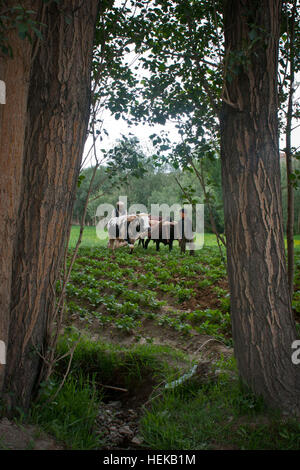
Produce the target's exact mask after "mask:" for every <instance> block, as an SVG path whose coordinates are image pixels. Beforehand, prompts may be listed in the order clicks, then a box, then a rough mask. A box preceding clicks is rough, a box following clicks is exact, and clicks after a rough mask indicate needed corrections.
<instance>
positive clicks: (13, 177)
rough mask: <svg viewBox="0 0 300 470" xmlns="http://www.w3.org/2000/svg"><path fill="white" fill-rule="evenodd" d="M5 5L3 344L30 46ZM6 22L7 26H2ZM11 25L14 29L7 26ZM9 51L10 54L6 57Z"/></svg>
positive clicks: (0, 242) (0, 65)
mask: <svg viewBox="0 0 300 470" xmlns="http://www.w3.org/2000/svg"><path fill="white" fill-rule="evenodd" d="M5 3H6V5H1V7H0V15H1V35H0V39H1V42H0V46H1V52H0V79H1V80H2V81H4V83H5V85H6V103H5V104H0V312H1V314H0V340H1V341H4V343H5V344H6V345H7V341H8V329H9V316H10V314H9V309H10V296H11V289H12V283H11V276H12V256H13V245H14V239H15V235H16V225H17V220H18V207H19V202H20V197H21V178H22V166H23V153H24V135H25V124H26V106H27V95H28V84H29V74H30V61H31V49H32V45H31V43H30V42H29V41H27V40H23V38H22V36H21V35H20V34H19V33H18V29H17V27H16V24H15V23H14V17H15V16H16V15H15V14H14V13H15V12H14V10H13V9H14V6H15V3H16V2H15V1H8V2H5ZM34 3H35V2H30V1H27V2H23V6H24V8H29V7H30V6H33V4H34ZM18 13H20V11H19V12H18ZM9 20H10V21H9ZM7 21H9V24H6V22H7ZM12 23H14V26H15V27H9V26H12ZM4 30H6V32H5V34H4ZM9 51H13V55H11V54H9V53H8V52H9ZM4 370H5V367H4V366H3V365H0V390H1V386H2V383H3V379H4Z"/></svg>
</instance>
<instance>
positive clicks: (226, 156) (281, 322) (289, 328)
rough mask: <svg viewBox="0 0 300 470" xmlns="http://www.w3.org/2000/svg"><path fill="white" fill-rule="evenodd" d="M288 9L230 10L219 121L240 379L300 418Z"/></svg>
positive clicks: (262, 3)
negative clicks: (282, 139)
mask: <svg viewBox="0 0 300 470" xmlns="http://www.w3.org/2000/svg"><path fill="white" fill-rule="evenodd" d="M280 8H281V4H280V1H279V0H239V1H233V0H227V1H226V2H225V4H224V25H225V56H226V64H225V67H226V77H225V85H226V88H227V92H228V95H227V97H228V98H227V99H226V102H223V106H222V112H221V115H220V124H221V157H222V185H223V195H224V215H225V230H226V240H227V264H228V277H229V285H230V292H231V316H232V329H233V341H234V351H235V356H236V359H237V363H238V368H239V373H240V376H241V378H242V379H243V380H244V381H245V382H246V383H247V384H248V385H249V386H250V387H251V389H252V390H253V391H254V392H255V393H256V394H258V395H262V396H263V397H264V398H265V400H266V402H267V403H269V404H270V405H272V406H275V407H279V408H281V409H286V410H288V411H289V412H298V413H299V412H300V368H299V366H297V365H294V364H293V363H292V360H291V355H292V352H293V350H292V349H291V346H292V342H293V341H294V340H295V339H296V338H297V335H296V327H295V322H294V319H293V315H292V310H291V301H290V296H289V290H288V282H287V273H286V264H285V253H284V238H283V224H282V207H281V188H280V165H279V146H278V129H277V56H278V39H279V24H280ZM253 25H255V26H253ZM257 37H259V38H260V39H258V40H256V41H255V42H253V40H254V39H257ZM250 39H252V42H251V40H250ZM247 46H248V47H247ZM233 69H234V70H233Z"/></svg>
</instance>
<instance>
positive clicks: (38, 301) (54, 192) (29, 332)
mask: <svg viewBox="0 0 300 470" xmlns="http://www.w3.org/2000/svg"><path fill="white" fill-rule="evenodd" d="M97 11H98V1H96V0H86V1H84V2H82V1H81V0H68V1H67V0H65V1H61V2H59V3H58V4H56V2H51V3H50V4H49V5H48V6H47V7H46V9H45V12H44V16H43V18H42V13H41V11H40V12H39V18H40V20H41V19H42V20H43V21H42V22H43V23H45V24H46V25H47V29H46V33H45V37H44V38H43V40H42V41H40V44H39V47H38V49H37V51H36V54H35V57H33V63H32V70H31V77H30V88H29V100H28V118H27V128H26V135H25V153H24V165H23V184H22V202H21V205H20V211H19V216H18V237H17V243H16V244H15V250H14V258H13V266H14V268H13V275H12V282H13V287H14V295H13V298H12V303H11V320H10V330H9V342H8V351H7V357H8V361H7V366H6V375H5V391H7V392H10V393H9V395H10V396H11V397H12V398H11V405H12V406H13V407H15V406H16V405H18V406H21V407H22V408H23V409H27V408H28V406H29V404H30V401H31V398H32V396H33V395H34V394H35V391H36V385H37V383H38V380H39V376H40V372H41V368H42V366H43V361H42V359H41V356H43V355H44V354H45V352H46V350H47V346H48V341H49V338H48V326H49V324H50V323H51V321H52V319H53V313H54V310H55V287H56V280H57V278H58V273H59V269H60V264H61V260H62V255H63V252H64V249H65V242H66V235H67V232H68V226H69V223H70V220H71V217H72V209H73V203H74V196H75V190H76V184H77V179H78V175H79V169H80V162H81V156H82V152H83V147H84V143H85V139H86V132H87V125H88V119H89V110H90V77H91V60H92V49H93V38H94V29H95V22H96V17H97Z"/></svg>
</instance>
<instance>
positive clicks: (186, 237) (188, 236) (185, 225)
mask: <svg viewBox="0 0 300 470" xmlns="http://www.w3.org/2000/svg"><path fill="white" fill-rule="evenodd" d="M178 224H179V231H180V235H181V236H180V237H179V240H178V241H179V246H180V252H181V253H185V248H186V244H187V243H190V247H191V249H190V255H191V256H193V255H194V247H195V245H194V243H193V241H194V238H195V237H194V233H193V225H192V221H191V219H190V218H189V217H188V215H187V211H186V209H184V208H182V209H180V211H179V222H178Z"/></svg>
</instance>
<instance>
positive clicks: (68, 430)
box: [29, 374, 101, 450]
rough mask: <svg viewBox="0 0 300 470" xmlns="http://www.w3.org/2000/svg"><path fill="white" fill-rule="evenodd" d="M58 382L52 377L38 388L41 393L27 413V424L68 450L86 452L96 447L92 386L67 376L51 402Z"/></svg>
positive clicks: (95, 395) (95, 401) (83, 379)
mask: <svg viewBox="0 0 300 470" xmlns="http://www.w3.org/2000/svg"><path fill="white" fill-rule="evenodd" d="M59 383H60V381H59V380H58V376H57V375H56V376H54V378H52V379H51V380H50V381H49V382H48V383H47V384H44V386H43V387H42V393H41V395H40V397H39V400H38V402H36V403H35V404H34V405H33V407H32V408H31V411H30V417H29V419H30V421H31V422H33V423H36V424H38V425H40V426H42V427H43V429H44V430H45V431H46V432H48V433H50V434H52V435H54V436H55V437H56V439H57V440H58V441H61V442H63V443H64V445H66V446H67V447H68V448H69V449H74V450H85V449H86V450H88V449H95V448H97V447H99V445H100V442H101V441H100V438H99V436H98V435H97V434H95V433H94V432H93V431H94V424H95V420H96V417H97V415H98V408H99V400H100V397H99V393H98V392H97V391H96V387H95V384H94V383H93V381H91V380H89V379H88V378H87V377H83V375H82V374H79V375H78V376H77V377H76V378H75V377H74V376H73V375H72V374H71V375H69V377H68V378H67V380H66V382H65V384H64V386H63V387H62V389H61V390H60V392H59V393H58V395H57V396H56V398H55V399H54V400H50V401H48V400H49V399H50V397H52V396H54V394H55V392H56V391H57V388H58V386H59Z"/></svg>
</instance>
